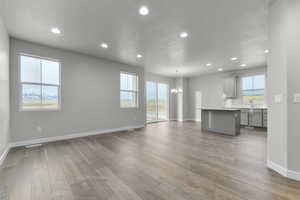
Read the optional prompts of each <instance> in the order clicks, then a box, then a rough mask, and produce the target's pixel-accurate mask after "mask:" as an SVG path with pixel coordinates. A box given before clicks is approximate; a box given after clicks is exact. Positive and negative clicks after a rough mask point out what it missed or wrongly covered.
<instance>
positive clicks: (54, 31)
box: [51, 28, 61, 34]
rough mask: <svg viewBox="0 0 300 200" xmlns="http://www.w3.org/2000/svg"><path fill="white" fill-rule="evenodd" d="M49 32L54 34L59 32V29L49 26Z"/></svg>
mask: <svg viewBox="0 0 300 200" xmlns="http://www.w3.org/2000/svg"><path fill="white" fill-rule="evenodd" d="M51 32H52V33H54V34H60V33H61V31H60V30H59V29H58V28H51Z"/></svg>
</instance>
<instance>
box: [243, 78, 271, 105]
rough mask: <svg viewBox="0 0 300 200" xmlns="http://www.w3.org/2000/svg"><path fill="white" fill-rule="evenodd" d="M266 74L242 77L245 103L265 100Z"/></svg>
mask: <svg viewBox="0 0 300 200" xmlns="http://www.w3.org/2000/svg"><path fill="white" fill-rule="evenodd" d="M265 82H266V81H265V75H264V74H260V75H255V76H246V77H242V88H241V90H242V91H241V93H242V96H243V100H244V102H245V103H253V102H254V101H263V100H264V98H265V97H264V96H265Z"/></svg>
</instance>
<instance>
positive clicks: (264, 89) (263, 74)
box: [241, 73, 266, 96]
mask: <svg viewBox="0 0 300 200" xmlns="http://www.w3.org/2000/svg"><path fill="white" fill-rule="evenodd" d="M255 76H264V81H265V83H264V86H265V87H264V88H260V89H249V90H244V89H243V78H248V77H255ZM253 84H254V82H253V80H252V85H253ZM262 90H263V91H264V93H263V94H256V95H245V94H243V92H251V91H262ZM265 92H266V74H265V73H262V74H253V75H248V76H242V77H241V96H265Z"/></svg>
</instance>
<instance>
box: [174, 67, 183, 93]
mask: <svg viewBox="0 0 300 200" xmlns="http://www.w3.org/2000/svg"><path fill="white" fill-rule="evenodd" d="M177 78H178V70H176V79H177ZM182 92H183V90H182V88H177V87H175V88H172V89H171V93H172V94H177V93H182Z"/></svg>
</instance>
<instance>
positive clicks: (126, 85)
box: [120, 72, 138, 108]
mask: <svg viewBox="0 0 300 200" xmlns="http://www.w3.org/2000/svg"><path fill="white" fill-rule="evenodd" d="M120 106H121V108H137V107H138V76H137V75H136V74H132V73H127V72H121V73H120Z"/></svg>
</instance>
